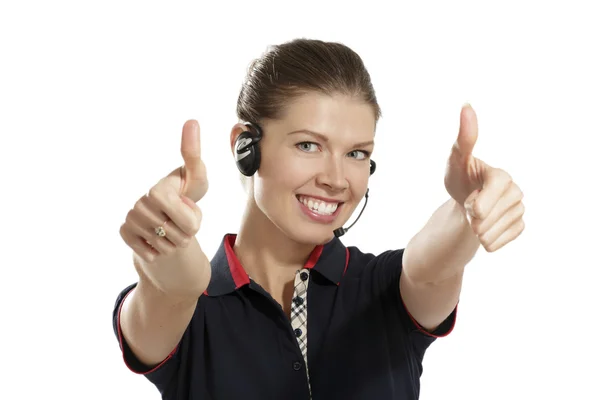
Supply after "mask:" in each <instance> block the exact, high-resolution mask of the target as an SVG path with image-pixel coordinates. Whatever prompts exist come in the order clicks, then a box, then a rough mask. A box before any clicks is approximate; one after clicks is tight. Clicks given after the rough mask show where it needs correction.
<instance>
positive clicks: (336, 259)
mask: <svg viewBox="0 0 600 400" xmlns="http://www.w3.org/2000/svg"><path fill="white" fill-rule="evenodd" d="M236 236H237V235H236V234H233V233H229V234H226V235H225V236H224V237H223V240H222V241H221V245H220V246H219V248H218V249H217V252H216V254H215V255H214V257H213V259H212V260H211V262H210V265H211V279H210V283H209V285H208V288H207V289H206V292H205V294H206V295H208V296H221V295H224V294H228V293H231V292H234V291H236V290H238V289H239V288H241V287H242V286H245V285H248V284H249V283H250V278H249V277H248V274H247V273H246V271H245V270H244V268H243V267H242V264H241V263H240V260H239V259H238V258H237V256H236V255H235V253H234V251H233V245H234V243H235V238H236ZM348 254H349V253H348V250H347V249H346V246H344V245H343V244H342V242H341V241H340V240H339V239H338V238H337V237H334V238H333V239H332V240H331V241H329V242H328V243H326V244H324V245H318V246H315V248H314V250H313V251H312V253H311V254H310V256H309V257H308V261H307V262H306V264H305V265H304V268H308V269H311V270H314V271H316V272H318V273H319V274H321V275H323V276H324V277H325V278H327V279H328V280H329V281H330V282H332V283H334V284H336V285H339V283H340V281H341V279H342V276H343V275H344V273H345V272H346V268H347V267H348Z"/></svg>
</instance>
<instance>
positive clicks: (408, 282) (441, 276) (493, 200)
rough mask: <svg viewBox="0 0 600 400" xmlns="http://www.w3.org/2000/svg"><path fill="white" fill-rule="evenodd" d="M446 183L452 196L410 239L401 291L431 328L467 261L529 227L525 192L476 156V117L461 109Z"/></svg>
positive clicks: (452, 303) (454, 293)
mask: <svg viewBox="0 0 600 400" xmlns="http://www.w3.org/2000/svg"><path fill="white" fill-rule="evenodd" d="M460 122H461V123H460V130H459V134H458V138H457V140H456V142H455V143H454V146H453V147H452V151H451V154H450V158H449V160H448V164H447V169H446V176H445V179H444V183H445V186H446V190H447V191H448V193H449V194H450V196H451V198H450V200H448V201H447V202H445V203H444V204H443V205H442V206H440V207H439V208H438V209H437V210H436V211H435V212H434V214H433V215H432V217H431V218H430V219H429V221H428V222H427V224H426V225H425V226H424V227H423V229H422V230H421V231H420V232H419V233H417V234H416V235H415V236H414V237H413V238H412V239H411V240H410V242H409V243H408V245H407V246H406V249H405V251H404V255H403V258H402V274H401V276H400V293H401V296H402V301H403V302H404V304H405V306H406V308H407V310H408V312H409V313H410V314H411V316H412V317H413V318H414V319H415V320H416V321H417V322H418V323H419V324H420V325H421V326H422V327H423V328H425V329H427V330H430V331H433V330H435V328H437V327H438V326H439V325H440V324H441V323H442V322H444V320H445V319H446V318H448V316H449V315H450V314H451V312H452V311H453V310H454V308H455V307H456V305H457V303H458V300H459V297H460V291H461V286H462V280H463V274H464V270H465V266H466V265H467V263H468V262H469V261H470V260H471V259H472V258H473V257H474V256H475V253H476V252H477V249H478V248H479V246H480V245H482V246H483V247H484V248H485V249H486V251H488V252H494V251H497V250H498V249H500V248H502V247H504V246H505V245H506V244H508V243H509V242H511V241H513V240H514V239H516V238H517V237H518V236H519V235H520V234H521V232H523V230H524V228H525V224H524V222H523V213H524V211H525V209H524V206H523V202H522V199H523V193H522V192H521V190H520V188H519V187H518V186H517V184H516V183H514V182H513V180H512V177H511V176H510V175H509V174H508V173H506V171H504V170H502V169H499V168H494V167H491V166H489V165H487V164H486V163H484V162H483V161H481V160H479V159H477V158H475V157H473V155H472V150H473V147H474V146H475V142H476V140H477V135H478V132H477V119H476V116H475V112H474V111H473V109H472V108H471V107H470V106H466V107H464V108H463V110H462V112H461V120H460Z"/></svg>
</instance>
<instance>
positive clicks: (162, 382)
mask: <svg viewBox="0 0 600 400" xmlns="http://www.w3.org/2000/svg"><path fill="white" fill-rule="evenodd" d="M136 285H137V283H134V284H132V285H130V286H128V287H127V288H125V289H124V290H123V291H122V292H121V293H120V294H119V295H118V297H117V301H116V302H115V306H114V309H113V330H114V333H115V336H116V337H117V340H118V342H119V347H120V348H121V353H122V356H123V361H124V362H125V365H126V366H127V368H129V370H130V371H132V372H134V373H136V374H139V375H143V376H145V377H146V378H147V379H148V380H149V381H150V382H151V383H153V384H154V385H155V386H156V388H157V389H158V390H159V392H160V393H161V394H164V393H166V392H170V391H172V390H174V388H173V385H175V383H176V377H177V375H178V373H179V369H180V365H181V356H180V353H181V351H180V348H181V346H182V343H184V342H185V341H187V340H188V338H187V336H189V333H188V330H189V329H188V330H186V332H185V334H184V337H183V339H182V341H181V342H180V343H179V344H178V345H177V346H176V348H175V349H173V351H172V352H171V354H169V355H168V356H167V357H166V358H165V359H164V360H163V361H162V362H161V363H160V364H158V365H155V366H151V367H149V366H146V365H145V364H143V363H142V362H141V361H140V360H139V359H138V358H137V357H136V356H135V355H134V354H133V352H132V351H131V349H130V348H129V345H128V344H127V341H126V340H125V338H124V336H123V334H122V332H121V324H120V316H121V308H122V307H123V302H124V301H125V298H126V297H127V296H128V295H129V294H130V293H131V291H132V290H133V289H134V288H135V287H136Z"/></svg>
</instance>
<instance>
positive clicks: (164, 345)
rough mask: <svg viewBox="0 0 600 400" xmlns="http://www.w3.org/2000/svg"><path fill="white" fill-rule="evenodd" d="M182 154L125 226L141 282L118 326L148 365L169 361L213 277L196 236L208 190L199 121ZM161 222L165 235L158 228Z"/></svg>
mask: <svg viewBox="0 0 600 400" xmlns="http://www.w3.org/2000/svg"><path fill="white" fill-rule="evenodd" d="M181 153H182V155H183V158H184V161H185V166H184V167H183V168H177V169H176V170H174V171H172V172H171V173H170V174H169V175H168V176H167V177H165V178H163V179H161V180H160V181H159V182H158V183H157V184H156V185H155V186H154V187H153V188H152V189H150V191H149V192H148V194H146V195H144V196H142V197H141V198H140V199H139V200H138V201H137V202H136V204H135V206H134V207H133V208H132V209H131V210H130V211H129V213H128V214H127V218H126V221H125V223H124V224H123V225H122V226H121V229H120V234H121V237H122V238H123V240H124V241H125V243H126V244H127V245H128V246H129V247H131V248H132V249H133V263H134V266H135V269H136V271H137V273H138V276H139V280H138V283H137V285H136V286H135V287H134V288H133V289H132V290H131V291H130V292H129V293H128V294H127V295H126V297H125V298H124V300H123V301H122V306H121V308H120V311H119V314H118V329H119V330H120V333H121V335H122V339H123V340H125V341H126V344H127V346H128V347H129V349H130V350H131V352H132V353H133V355H134V356H135V357H136V358H137V359H138V360H139V361H140V362H141V363H142V364H144V365H146V366H147V367H148V368H151V367H153V366H156V365H158V364H160V363H161V362H162V361H163V360H165V359H166V358H167V357H168V356H169V354H171V352H172V351H173V350H174V349H175V348H176V346H177V345H178V343H179V342H180V341H181V338H182V337H183V334H184V332H185V330H186V329H187V327H188V325H189V324H190V321H191V319H192V316H193V315H194V311H195V309H196V305H197V302H198V298H199V297H200V296H201V295H202V293H203V292H204V291H205V290H206V288H207V287H208V284H209V282H210V277H211V269H210V262H209V260H208V258H207V257H206V255H205V254H204V252H203V251H202V249H201V248H200V244H199V243H198V240H197V239H196V236H195V235H196V233H197V232H198V230H199V227H200V221H201V218H202V213H201V211H200V209H199V207H198V206H197V205H196V202H198V201H199V200H200V199H201V198H202V197H203V196H204V195H205V194H206V191H207V189H208V183H207V178H206V170H205V167H204V164H203V162H202V160H201V157H200V130H199V126H198V123H197V122H196V121H188V122H187V123H186V124H185V125H184V128H183V134H182V143H181ZM165 221H167V222H166V223H165ZM160 226H162V228H163V229H164V232H165V235H164V236H159V235H158V234H157V233H156V232H155V229H156V228H157V227H160Z"/></svg>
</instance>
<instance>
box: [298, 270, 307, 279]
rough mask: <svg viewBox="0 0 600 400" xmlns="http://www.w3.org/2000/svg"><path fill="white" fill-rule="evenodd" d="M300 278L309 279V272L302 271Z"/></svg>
mask: <svg viewBox="0 0 600 400" xmlns="http://www.w3.org/2000/svg"><path fill="white" fill-rule="evenodd" d="M300 279H302V280H303V281H305V280H307V279H308V272H305V271H302V272H301V273H300Z"/></svg>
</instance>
